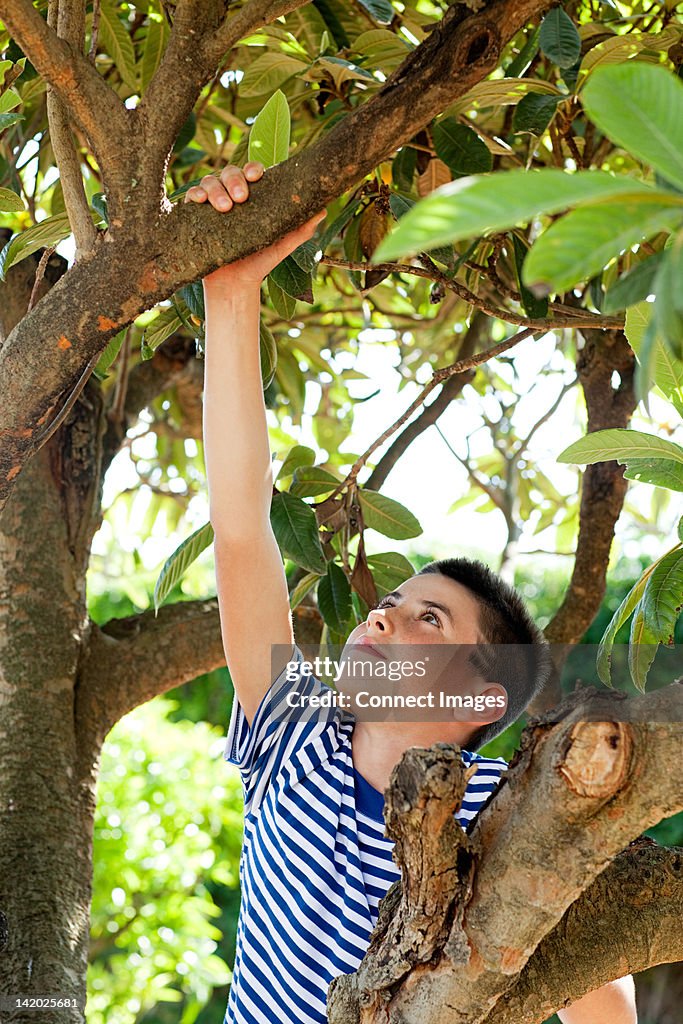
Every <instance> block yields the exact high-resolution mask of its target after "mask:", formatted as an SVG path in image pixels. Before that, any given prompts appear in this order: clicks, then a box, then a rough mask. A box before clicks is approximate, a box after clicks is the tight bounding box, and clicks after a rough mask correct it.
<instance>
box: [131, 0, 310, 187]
mask: <svg viewBox="0 0 683 1024" xmlns="http://www.w3.org/2000/svg"><path fill="white" fill-rule="evenodd" d="M306 3H308V0H250V2H248V3H245V4H243V5H242V7H241V8H240V9H239V10H238V11H236V12H235V13H234V14H232V15H230V16H227V17H226V16H225V6H226V5H225V3H224V0H180V3H179V4H178V6H177V7H176V10H175V17H174V20H173V29H172V31H171V37H170V39H169V41H168V45H167V47H166V50H165V52H164V55H163V57H162V59H161V63H160V64H159V67H158V68H157V70H156V72H155V74H154V77H153V78H152V80H151V82H150V83H149V85H148V86H147V89H146V90H145V93H144V95H143V97H142V99H141V101H140V104H139V106H138V108H137V111H136V118H137V120H138V122H139V132H140V135H141V136H142V137H144V138H146V139H147V140H151V144H148V149H147V157H146V164H147V175H148V176H149V180H150V183H155V182H156V183H158V185H160V186H161V187H163V169H165V166H166V163H167V161H168V157H169V154H170V151H171V147H172V146H173V143H174V141H175V139H176V137H177V135H178V132H179V131H180V129H181V128H182V126H183V124H184V123H185V121H186V120H187V118H188V117H189V116H190V113H191V111H192V109H193V107H194V105H195V103H196V102H197V97H198V96H199V94H200V92H201V90H202V89H203V87H204V86H205V85H206V83H207V82H208V81H209V79H210V78H211V76H212V75H214V74H215V73H216V68H217V67H218V65H219V64H220V63H221V62H222V60H223V57H224V56H225V54H226V52H228V51H229V50H231V49H232V48H233V47H234V46H236V45H237V43H238V42H239V41H240V39H244V38H245V37H246V36H248V35H251V33H253V32H255V31H257V30H258V29H259V28H262V26H263V25H269V24H270V23H271V22H272V21H275V20H276V19H277V18H279V17H281V16H282V15H283V14H289V12H290V11H293V10H296V8H298V7H303V6H304V5H305V4H306ZM179 69H182V74H179Z"/></svg>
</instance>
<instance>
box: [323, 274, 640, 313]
mask: <svg viewBox="0 0 683 1024" xmlns="http://www.w3.org/2000/svg"><path fill="white" fill-rule="evenodd" d="M320 263H321V264H325V265H326V266H329V267H341V268H342V269H344V270H385V271H386V272H387V273H388V274H392V273H396V274H414V275H415V276H416V277H426V278H428V279H429V280H431V281H437V282H438V283H439V284H442V285H443V286H444V288H447V289H449V291H452V292H455V294H456V295H459V296H460V298H461V299H464V300H465V302H468V303H469V304H470V305H471V306H475V307H476V308H477V309H480V310H481V311H482V312H483V313H487V314H488V315H489V316H494V317H496V318H497V319H498V320H503V321H504V322H506V323H509V324H515V325H516V326H518V327H526V326H528V325H532V326H533V327H534V328H535V329H536V328H537V329H538V330H541V329H543V330H546V331H551V330H553V329H559V328H562V327H570V328H573V327H597V328H600V329H604V330H608V329H613V328H616V329H617V330H620V329H622V328H623V326H624V321H623V319H622V318H621V317H607V316H599V315H597V314H595V313H588V312H586V311H583V310H579V311H577V312H576V314H573V313H572V315H569V310H567V312H566V314H565V316H563V317H543V318H540V319H538V320H530V319H529V318H528V317H524V316H521V315H520V314H518V313H512V312H511V311H510V310H509V309H503V308H501V307H499V306H494V305H493V304H492V303H490V302H488V301H487V300H486V299H483V298H482V297H481V296H480V295H475V294H474V292H471V291H470V290H469V288H466V287H465V285H463V284H460V282H459V281H452V280H451V279H450V278H449V277H447V276H446V275H445V274H442V273H440V271H438V270H436V268H434V270H425V268H424V267H415V266H412V265H410V264H406V263H371V262H364V261H356V260H342V259H337V258H336V257H335V256H323V257H322V258H321V260H320Z"/></svg>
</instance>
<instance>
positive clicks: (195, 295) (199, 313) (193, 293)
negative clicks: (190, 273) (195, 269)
mask: <svg viewBox="0 0 683 1024" xmlns="http://www.w3.org/2000/svg"><path fill="white" fill-rule="evenodd" d="M178 295H179V296H180V298H181V299H182V300H183V302H184V303H185V305H186V306H187V308H188V309H189V311H190V313H191V314H192V316H196V317H197V318H198V319H199V320H205V319H206V312H205V310H204V288H203V286H202V282H201V281H193V282H192V284H185V285H183V287H182V288H180V289H179V290H178Z"/></svg>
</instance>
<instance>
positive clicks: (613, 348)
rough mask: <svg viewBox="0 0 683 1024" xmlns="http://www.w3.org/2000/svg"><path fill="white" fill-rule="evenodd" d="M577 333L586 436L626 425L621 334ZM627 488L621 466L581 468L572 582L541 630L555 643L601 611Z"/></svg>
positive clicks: (626, 362) (626, 358)
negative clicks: (580, 346)
mask: <svg viewBox="0 0 683 1024" xmlns="http://www.w3.org/2000/svg"><path fill="white" fill-rule="evenodd" d="M581 333H582V334H583V335H584V337H585V345H584V347H583V349H581V351H580V352H579V356H578V359H577V363H576V368H577V370H578V374H579V381H580V382H581V386H582V387H583V393H584V396H585V399H586V409H587V412H588V433H591V432H592V431H594V430H603V429H606V428H607V427H626V426H628V423H629V421H630V419H631V416H632V414H633V410H634V409H635V407H636V398H635V394H634V390H633V374H634V369H635V357H634V355H633V351H632V349H631V348H630V346H629V344H628V342H627V341H626V338H625V337H624V334H623V332H621V331H591V330H588V329H587V328H581ZM614 372H616V373H618V375H619V385H618V387H616V388H614V387H613V386H612V375H613V373H614ZM627 486H628V481H626V480H625V479H624V470H623V466H619V465H618V463H616V462H598V463H596V464H595V465H594V466H588V467H587V468H586V471H585V473H584V477H583V488H582V492H581V506H580V513H579V538H578V542H577V547H576V557H575V560H574V569H573V572H572V578H571V580H570V583H569V586H568V588H567V592H566V594H565V596H564V600H563V602H562V605H561V606H560V608H559V609H558V611H557V612H556V614H555V615H554V617H553V619H552V621H551V622H550V624H549V625H548V626H547V628H546V630H545V635H546V637H547V639H548V640H549V641H551V642H552V643H554V644H558V645H559V644H576V643H578V642H579V640H580V639H581V637H582V636H583V634H584V633H585V632H586V630H587V629H588V627H589V626H590V624H591V622H592V621H593V619H594V618H595V616H596V615H597V613H598V611H599V609H600V604H601V602H602V599H603V597H604V594H605V582H606V576H607V564H608V561H609V553H610V549H611V546H612V541H613V539H614V527H615V525H616V522H617V519H618V518H619V514H620V512H621V509H622V506H623V504H624V497H625V496H626V488H627Z"/></svg>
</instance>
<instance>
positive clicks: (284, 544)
mask: <svg viewBox="0 0 683 1024" xmlns="http://www.w3.org/2000/svg"><path fill="white" fill-rule="evenodd" d="M270 522H271V526H272V528H273V533H274V534H275V538H276V540H277V542H278V545H279V547H280V551H281V552H282V554H283V555H284V556H285V557H286V558H290V559H291V560H292V561H293V562H296V564H297V565H300V566H301V567H302V569H306V570H308V572H314V573H318V575H322V574H323V573H324V572H326V571H327V563H326V561H325V556H324V555H323V550H322V547H321V546H320V536H319V533H318V524H317V522H316V518H315V513H314V511H313V509H312V508H311V507H310V505H307V504H306V502H305V501H302V500H301V498H297V497H295V495H293V494H286V493H285V494H274V495H273V500H272V502H271V506H270Z"/></svg>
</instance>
